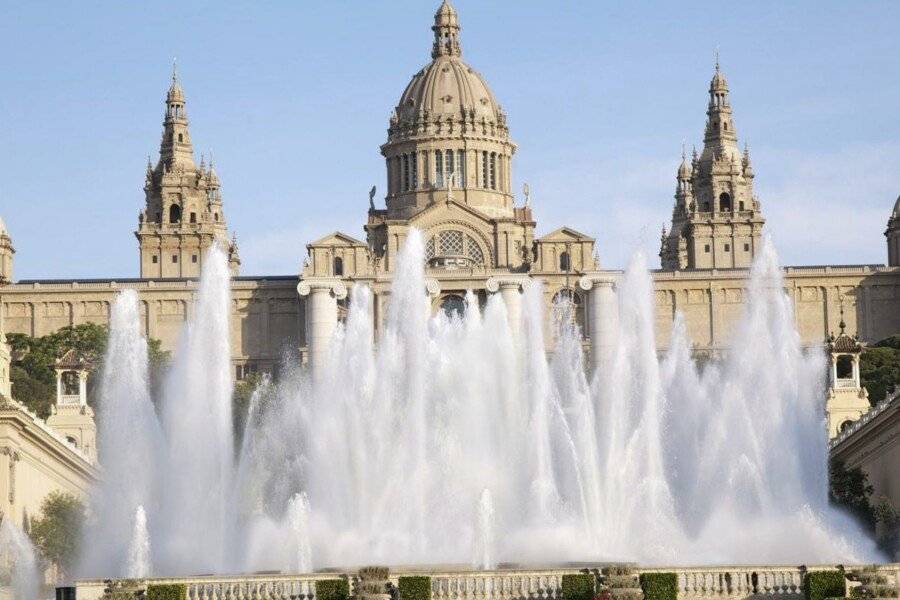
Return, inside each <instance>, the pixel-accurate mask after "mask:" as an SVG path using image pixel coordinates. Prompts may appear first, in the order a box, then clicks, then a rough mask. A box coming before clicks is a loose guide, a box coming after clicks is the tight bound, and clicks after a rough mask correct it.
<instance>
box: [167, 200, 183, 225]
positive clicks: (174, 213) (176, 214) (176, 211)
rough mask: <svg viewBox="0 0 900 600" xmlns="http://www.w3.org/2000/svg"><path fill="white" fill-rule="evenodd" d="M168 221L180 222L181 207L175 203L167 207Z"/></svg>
mask: <svg viewBox="0 0 900 600" xmlns="http://www.w3.org/2000/svg"><path fill="white" fill-rule="evenodd" d="M169 223H181V207H180V206H178V205H177V204H173V205H172V206H170V207H169Z"/></svg>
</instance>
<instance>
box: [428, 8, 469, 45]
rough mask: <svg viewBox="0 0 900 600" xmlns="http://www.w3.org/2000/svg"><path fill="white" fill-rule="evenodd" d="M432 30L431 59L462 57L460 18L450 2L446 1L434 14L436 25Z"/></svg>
mask: <svg viewBox="0 0 900 600" xmlns="http://www.w3.org/2000/svg"><path fill="white" fill-rule="evenodd" d="M431 30H432V31H433V32H434V47H433V48H432V50H431V58H437V57H439V56H461V55H462V48H460V45H459V30H460V27H459V16H458V15H457V14H456V9H455V8H453V6H452V5H451V4H450V2H449V0H444V1H443V2H442V3H441V6H440V7H439V8H438V10H437V12H436V13H434V25H433V26H432V28H431Z"/></svg>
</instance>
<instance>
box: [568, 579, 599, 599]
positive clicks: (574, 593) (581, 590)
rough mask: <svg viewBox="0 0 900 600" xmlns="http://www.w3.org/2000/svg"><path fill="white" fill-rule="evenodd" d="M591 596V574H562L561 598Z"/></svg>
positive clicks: (592, 583) (592, 584)
mask: <svg viewBox="0 0 900 600" xmlns="http://www.w3.org/2000/svg"><path fill="white" fill-rule="evenodd" d="M593 597H594V576H593V575H590V574H588V573H578V574H570V575H563V576H562V600H591V599H592V598H593Z"/></svg>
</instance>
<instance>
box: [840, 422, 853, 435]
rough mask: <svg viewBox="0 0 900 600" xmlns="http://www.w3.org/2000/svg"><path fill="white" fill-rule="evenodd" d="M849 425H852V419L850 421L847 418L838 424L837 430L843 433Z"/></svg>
mask: <svg viewBox="0 0 900 600" xmlns="http://www.w3.org/2000/svg"><path fill="white" fill-rule="evenodd" d="M851 425H853V421H851V420H850V419H847V420H846V421H844V422H843V423H841V424H840V425H839V426H838V432H839V433H844V432H845V431H847V430H848V429H850V426H851Z"/></svg>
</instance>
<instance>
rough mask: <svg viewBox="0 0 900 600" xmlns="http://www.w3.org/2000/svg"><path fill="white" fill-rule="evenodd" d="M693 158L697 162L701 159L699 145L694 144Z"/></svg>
mask: <svg viewBox="0 0 900 600" xmlns="http://www.w3.org/2000/svg"><path fill="white" fill-rule="evenodd" d="M691 158H692V159H694V160H695V161H696V160H697V158H699V157H698V155H697V144H694V150H693V152H691Z"/></svg>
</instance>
